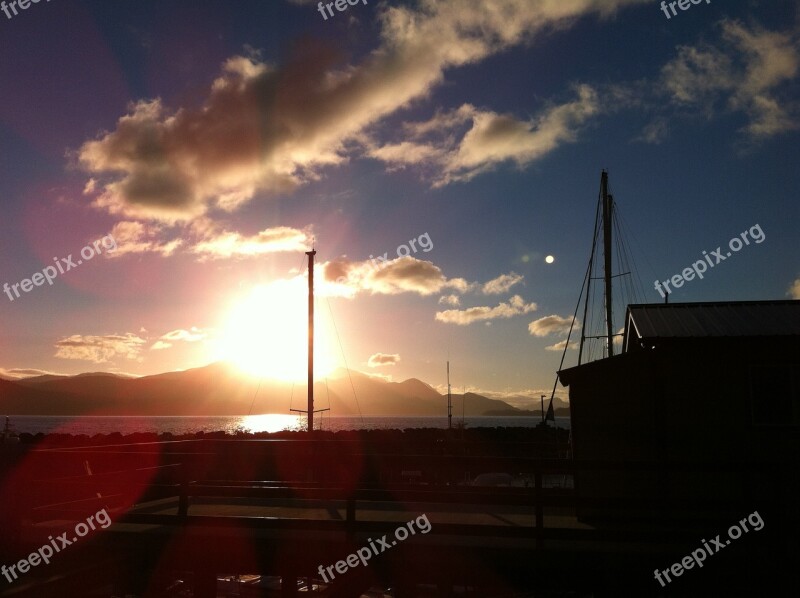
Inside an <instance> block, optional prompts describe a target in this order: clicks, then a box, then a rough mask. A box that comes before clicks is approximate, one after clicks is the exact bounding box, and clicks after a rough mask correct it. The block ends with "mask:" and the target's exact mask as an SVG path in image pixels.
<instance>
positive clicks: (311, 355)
mask: <svg viewBox="0 0 800 598" xmlns="http://www.w3.org/2000/svg"><path fill="white" fill-rule="evenodd" d="M306 255H307V256H308V431H309V433H310V432H313V431H314V256H315V255H317V252H316V250H314V249H312V250H311V251H306Z"/></svg>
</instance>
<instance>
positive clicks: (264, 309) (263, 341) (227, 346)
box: [218, 277, 336, 382]
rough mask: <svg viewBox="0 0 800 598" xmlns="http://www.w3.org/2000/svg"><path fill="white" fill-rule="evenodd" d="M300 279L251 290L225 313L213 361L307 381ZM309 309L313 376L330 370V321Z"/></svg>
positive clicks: (305, 313)
mask: <svg viewBox="0 0 800 598" xmlns="http://www.w3.org/2000/svg"><path fill="white" fill-rule="evenodd" d="M307 284H308V283H307V282H306V281H305V280H304V279H303V278H300V277H297V278H293V279H290V280H283V279H281V280H276V281H274V282H271V283H269V284H266V285H261V286H258V287H255V288H254V289H253V290H252V291H251V292H250V294H249V295H247V296H246V297H244V298H243V299H241V300H239V301H237V302H236V303H235V304H234V305H233V306H232V307H231V308H230V310H229V312H228V314H227V318H226V321H225V323H224V324H223V328H222V339H221V343H220V347H219V354H218V358H219V359H221V360H223V361H227V362H229V363H231V364H233V365H234V366H236V367H238V368H239V369H241V370H242V371H244V372H245V373H247V374H250V375H253V376H257V377H261V378H271V379H275V380H283V381H287V382H305V381H306V380H307V379H308V369H307V367H308V287H307ZM323 306H324V304H323V305H320V302H319V300H317V303H316V304H315V306H314V309H315V314H314V377H315V379H321V378H324V377H326V376H327V375H328V374H330V372H331V371H333V369H334V368H335V367H336V360H335V358H334V357H333V356H334V355H335V353H334V352H333V351H331V348H332V346H333V345H332V344H331V342H330V339H331V338H332V336H331V335H330V334H329V331H328V324H329V321H330V318H328V317H324V316H325V315H326V314H325V313H324V312H323V313H320V312H321V311H322V310H321V307H323Z"/></svg>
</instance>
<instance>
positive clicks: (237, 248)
mask: <svg viewBox="0 0 800 598" xmlns="http://www.w3.org/2000/svg"><path fill="white" fill-rule="evenodd" d="M311 244H312V236H311V234H310V233H309V232H308V231H304V230H299V229H296V228H291V227H288V226H278V227H274V228H265V229H264V230H262V231H260V232H258V233H256V234H255V235H250V236H247V235H242V234H241V233H237V232H232V231H224V232H219V233H215V234H212V235H211V236H209V237H208V238H206V239H204V240H202V241H200V242H198V243H196V244H195V245H194V246H193V247H192V248H191V251H192V253H195V254H198V255H200V256H201V260H206V259H224V258H231V257H255V256H259V255H264V254H268V253H277V252H283V251H306V250H307V249H309V248H310V247H311Z"/></svg>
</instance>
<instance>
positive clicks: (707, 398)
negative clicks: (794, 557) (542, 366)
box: [559, 301, 800, 515]
mask: <svg viewBox="0 0 800 598" xmlns="http://www.w3.org/2000/svg"><path fill="white" fill-rule="evenodd" d="M559 378H560V380H561V383H562V384H563V385H564V386H568V387H569V397H570V410H571V418H572V442H573V451H574V457H575V459H576V460H621V461H627V462H638V461H647V462H650V463H655V464H657V465H656V466H655V467H654V468H643V469H647V470H646V471H644V470H643V471H640V472H631V471H625V472H603V473H599V472H583V473H581V472H578V473H577V474H576V490H577V492H578V493H579V494H581V495H587V496H588V495H600V496H609V497H611V496H623V497H641V498H648V497H659V498H672V499H676V498H681V497H685V498H687V499H704V498H709V499H714V498H720V497H731V496H739V497H741V498H742V499H743V500H744V501H745V502H747V500H748V499H751V500H756V499H757V498H758V497H759V496H762V497H769V498H773V499H774V498H776V497H775V492H776V491H780V492H781V493H782V494H783V495H784V496H785V498H784V499H781V500H782V501H783V500H786V501H789V500H790V499H789V496H796V495H797V488H798V473H797V469H798V468H797V464H798V463H800V458H799V457H800V301H743V302H720V303H676V304H649V305H630V306H629V307H628V310H627V315H626V319H625V332H624V338H623V346H622V353H621V354H620V355H617V356H614V357H611V358H608V359H603V360H600V361H595V362H591V363H587V364H583V365H580V366H577V367H573V368H569V369H565V370H563V371H561V372H559ZM674 463H688V464H692V463H704V464H706V465H710V466H711V468H712V469H716V470H717V471H708V467H706V468H698V469H697V470H696V471H685V470H684V471H678V470H676V468H674V467H669V466H667V464H674ZM742 463H745V464H748V463H755V464H758V463H761V464H766V465H770V467H766V468H765V467H758V466H753V467H746V468H745V470H744V471H736V469H737V468H736V467H734V464H742ZM658 464H665V466H664V467H659V466H658ZM714 465H717V466H718V467H716V468H714ZM690 469H691V466H690ZM794 503H796V501H794ZM791 510H793V511H794V512H795V515H796V513H797V508H796V507H794V508H793V509H791ZM585 513H586V512H584V514H585Z"/></svg>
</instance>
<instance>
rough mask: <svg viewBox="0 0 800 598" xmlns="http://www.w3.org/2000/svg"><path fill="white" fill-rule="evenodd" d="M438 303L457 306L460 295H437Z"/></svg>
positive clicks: (459, 302)
mask: <svg viewBox="0 0 800 598" xmlns="http://www.w3.org/2000/svg"><path fill="white" fill-rule="evenodd" d="M439 305H451V306H453V307H458V306H459V305H461V297H459V296H458V295H442V296H441V297H439Z"/></svg>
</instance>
